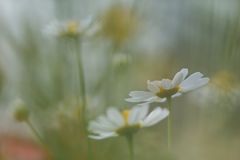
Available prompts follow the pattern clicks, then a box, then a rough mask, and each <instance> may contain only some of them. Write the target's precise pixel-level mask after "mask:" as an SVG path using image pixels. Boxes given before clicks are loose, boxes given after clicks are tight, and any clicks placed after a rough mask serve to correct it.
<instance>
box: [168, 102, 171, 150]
mask: <svg viewBox="0 0 240 160" xmlns="http://www.w3.org/2000/svg"><path fill="white" fill-rule="evenodd" d="M167 102H168V110H169V112H170V113H171V114H169V116H168V134H167V136H168V150H169V151H170V150H171V144H172V98H171V97H169V98H167Z"/></svg>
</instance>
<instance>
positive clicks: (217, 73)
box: [0, 0, 240, 160]
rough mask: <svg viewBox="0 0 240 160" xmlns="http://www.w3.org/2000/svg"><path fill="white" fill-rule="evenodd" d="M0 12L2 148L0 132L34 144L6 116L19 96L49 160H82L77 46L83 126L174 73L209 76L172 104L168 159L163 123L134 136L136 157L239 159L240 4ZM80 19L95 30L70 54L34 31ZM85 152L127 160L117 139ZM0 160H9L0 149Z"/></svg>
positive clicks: (45, 4) (74, 4) (79, 1)
mask: <svg viewBox="0 0 240 160" xmlns="http://www.w3.org/2000/svg"><path fill="white" fill-rule="evenodd" d="M0 12H1V14H0V91H1V95H0V99H1V100H0V106H1V112H0V114H1V116H0V117H1V118H0V119H1V120H0V136H1V137H2V138H0V143H1V144H4V143H3V142H4V139H5V136H6V135H12V136H13V137H20V138H24V139H28V140H29V139H30V140H31V141H32V143H38V141H37V140H36V139H35V137H34V136H33V135H32V133H31V131H29V129H28V128H27V127H26V125H24V124H21V123H16V122H15V121H14V120H13V117H12V115H11V113H12V103H13V102H14V100H15V99H17V98H21V99H22V100H23V101H24V102H25V103H26V106H27V107H28V109H29V110H30V113H31V117H30V118H31V120H32V122H33V124H34V126H35V127H36V128H37V130H38V131H39V133H40V134H41V135H42V137H43V139H44V142H45V144H46V146H47V147H46V146H44V147H43V146H41V145H40V146H41V147H43V148H45V149H46V150H48V152H49V153H50V154H51V157H53V158H51V159H56V160H66V159H68V160H85V159H86V152H87V150H88V149H87V148H86V143H87V141H86V138H84V136H83V128H82V126H81V121H79V119H78V116H79V114H80V115H81V113H80V112H81V111H80V110H79V106H80V108H81V102H80V103H78V100H77V99H78V92H79V88H78V86H77V85H78V83H79V79H78V76H77V75H78V69H77V64H76V61H75V60H76V57H75V54H74V53H73V52H75V50H76V48H78V49H79V48H80V49H81V54H82V55H81V58H82V63H83V68H84V75H85V80H86V86H85V88H86V92H87V101H88V103H87V118H88V119H89V120H91V119H94V118H95V117H96V116H97V115H99V114H102V113H104V111H105V109H106V108H108V107H109V106H117V107H119V108H124V107H127V106H129V107H131V106H132V104H128V103H127V102H125V101H124V99H125V98H126V97H127V96H128V93H129V92H130V91H132V90H145V89H146V81H147V80H156V79H162V78H168V77H169V78H172V77H173V76H174V74H175V73H176V72H177V71H179V70H180V69H181V68H183V67H186V68H189V71H190V73H193V72H196V71H199V72H202V73H203V74H204V75H206V76H207V77H209V78H210V83H209V84H208V85H207V86H205V87H203V88H201V89H198V90H196V91H193V92H191V93H188V94H186V95H184V96H181V97H179V98H176V99H175V100H174V101H173V106H174V108H173V113H172V115H173V116H174V118H173V123H174V124H173V153H171V154H170V153H168V151H167V139H166V134H167V130H166V126H167V122H166V121H163V122H162V123H160V124H158V125H157V126H154V127H152V128H149V129H145V130H142V131H140V132H139V133H138V134H137V136H136V137H135V139H134V140H135V145H136V147H135V152H136V153H135V154H136V160H151V159H152V160H156V159H159V160H160V159H161V160H193V159H194V160H203V159H204V160H226V159H229V160H239V159H240V153H239V149H240V126H239V122H240V116H239V114H240V106H239V104H240V80H239V78H240V71H239V69H240V16H239V15H240V1H238V0H201V1H198V0H135V1H134V0H131V1H130V0H121V1H120V0H117V1H111V0H101V1H98V0H68V1H66V0H42V1H30V0H22V1H19V0H18V1H17V0H0ZM88 16H91V17H93V20H94V23H96V24H97V25H100V26H101V27H100V29H98V30H97V31H96V32H94V34H93V35H91V36H89V37H84V38H82V39H81V42H79V43H77V47H76V46H74V45H75V44H73V43H72V39H71V38H59V37H53V36H52V35H50V34H49V35H48V34H47V35H46V34H45V33H44V32H43V30H44V28H46V26H47V25H48V24H49V23H51V22H53V21H55V20H57V21H60V22H61V21H62V22H68V21H73V20H74V21H77V22H78V21H79V22H80V25H81V20H82V19H84V18H86V17H88ZM80 43H81V44H80ZM74 47H76V48H74ZM80 96H82V95H80ZM158 105H159V104H153V105H152V106H153V107H154V106H158ZM160 106H161V107H166V104H164V103H163V104H160ZM3 146H4V145H3ZM91 146H92V149H91V150H92V159H93V160H95V159H98V160H100V159H103V160H112V159H114V160H121V159H127V158H128V150H127V149H126V142H125V140H124V139H123V138H121V137H119V138H112V139H107V140H102V141H94V140H91ZM10 149H11V148H10ZM0 155H1V156H2V157H3V158H2V159H3V160H5V159H6V160H12V159H13V160H16V159H14V158H12V159H11V158H7V156H6V152H5V151H4V150H1V153H0ZM1 156H0V159H1ZM43 159H45V158H43ZM32 160H33V159H32Z"/></svg>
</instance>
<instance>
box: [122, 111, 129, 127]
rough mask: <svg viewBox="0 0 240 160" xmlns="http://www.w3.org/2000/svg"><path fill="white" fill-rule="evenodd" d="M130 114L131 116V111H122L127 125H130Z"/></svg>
mask: <svg viewBox="0 0 240 160" xmlns="http://www.w3.org/2000/svg"><path fill="white" fill-rule="evenodd" d="M129 114H130V110H124V111H122V116H123V119H124V122H125V124H126V125H127V124H128V117H129Z"/></svg>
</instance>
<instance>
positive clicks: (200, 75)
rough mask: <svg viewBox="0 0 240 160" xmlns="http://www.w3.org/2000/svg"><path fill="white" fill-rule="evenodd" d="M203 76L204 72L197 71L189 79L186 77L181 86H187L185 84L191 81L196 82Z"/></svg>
mask: <svg viewBox="0 0 240 160" xmlns="http://www.w3.org/2000/svg"><path fill="white" fill-rule="evenodd" d="M202 77H203V74H202V73H200V72H195V73H193V74H191V75H190V76H189V77H188V78H187V79H185V80H184V81H183V82H182V83H181V84H180V86H185V85H189V84H191V83H195V81H197V80H198V79H201V78H202Z"/></svg>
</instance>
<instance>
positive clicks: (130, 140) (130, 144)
mask: <svg viewBox="0 0 240 160" xmlns="http://www.w3.org/2000/svg"><path fill="white" fill-rule="evenodd" d="M126 138H127V142H128V147H129V160H134V146H133V135H132V134H130V135H127V136H126Z"/></svg>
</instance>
